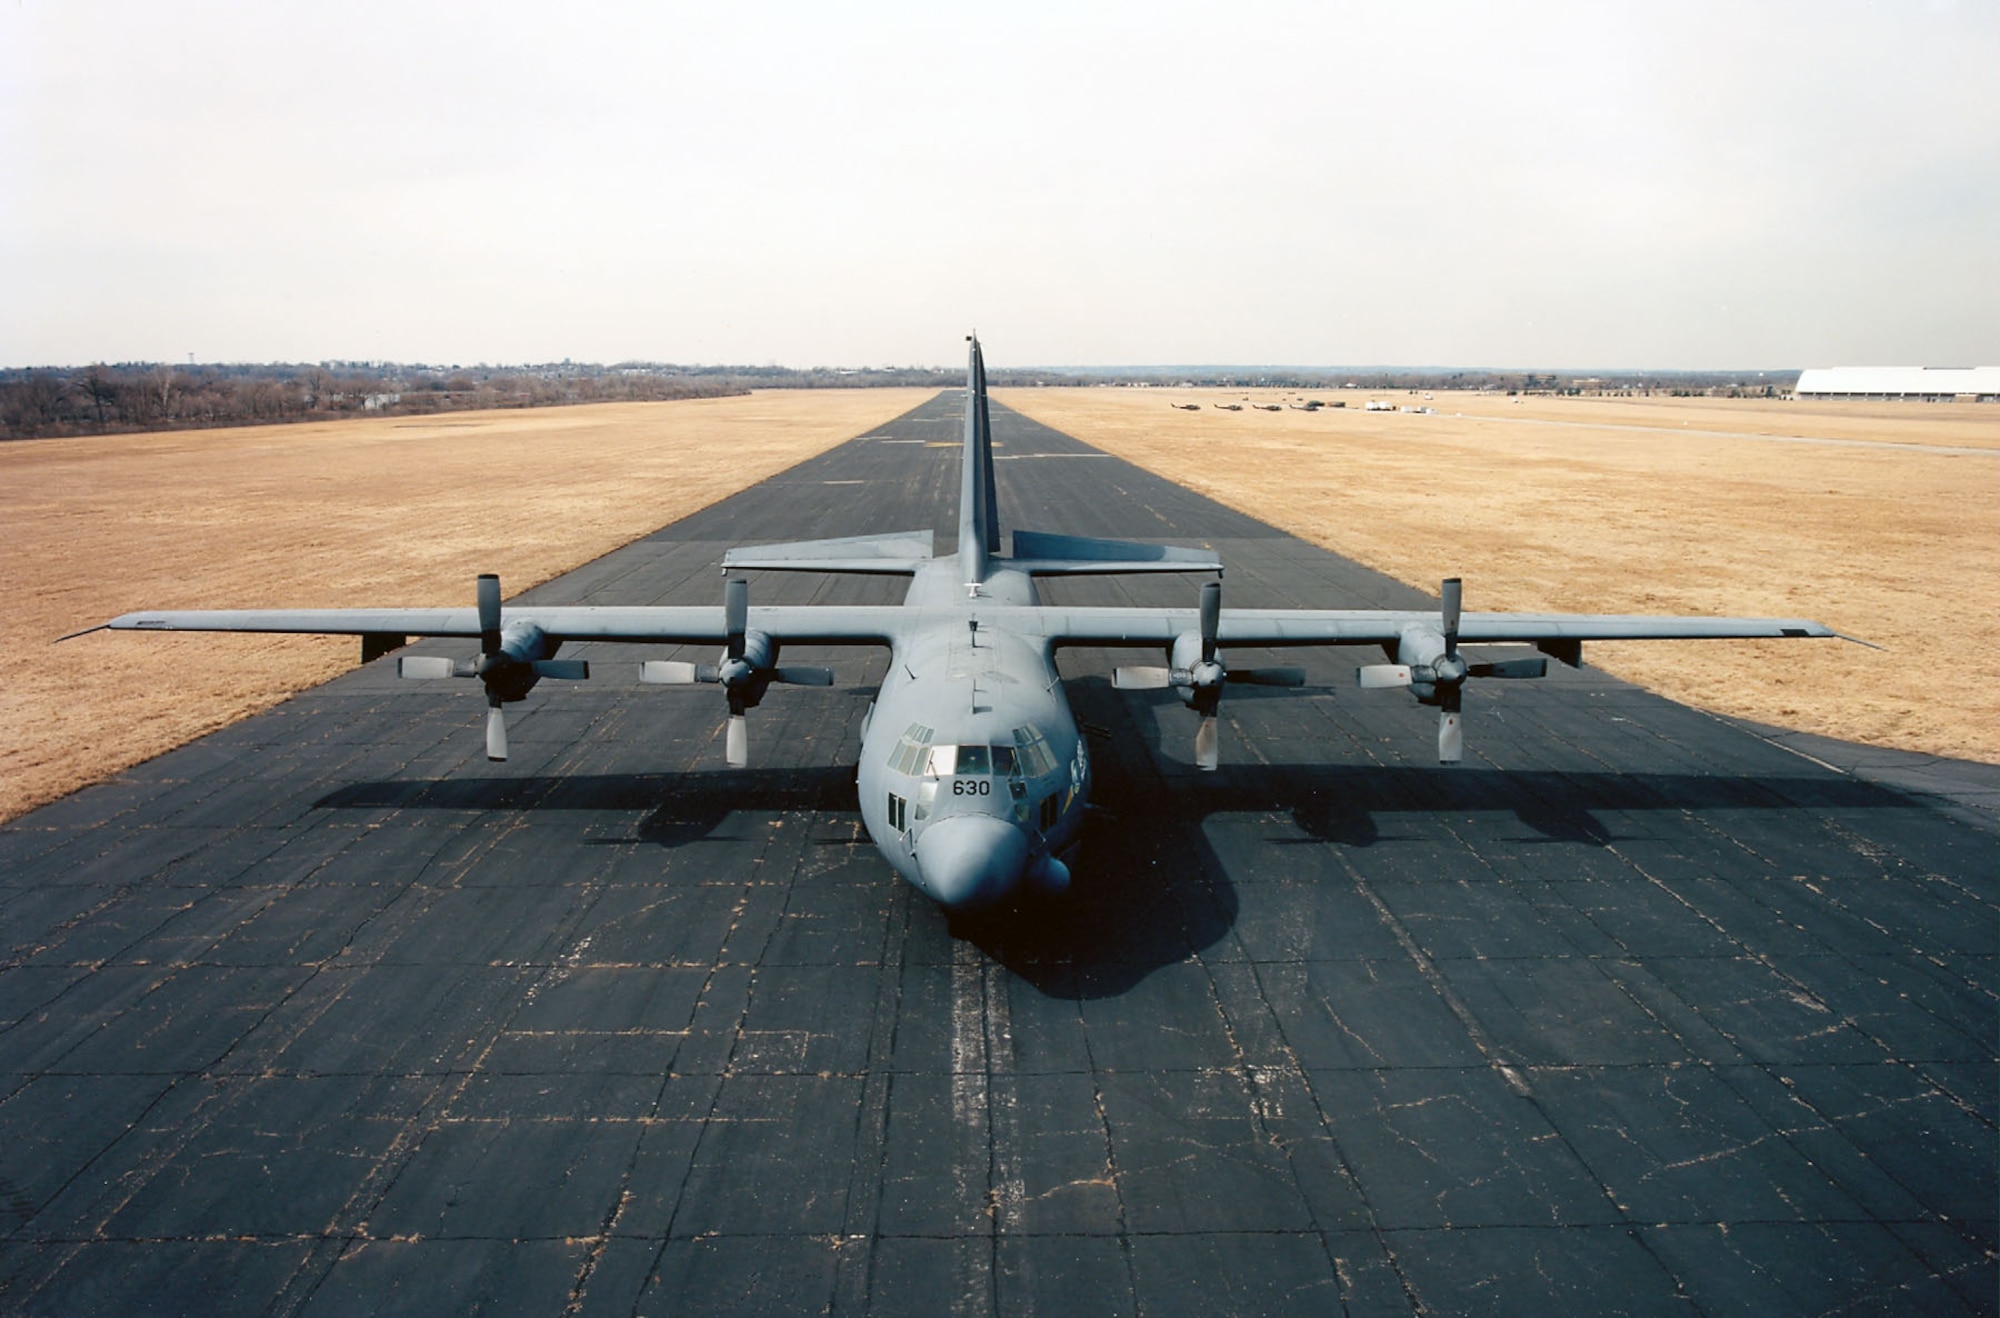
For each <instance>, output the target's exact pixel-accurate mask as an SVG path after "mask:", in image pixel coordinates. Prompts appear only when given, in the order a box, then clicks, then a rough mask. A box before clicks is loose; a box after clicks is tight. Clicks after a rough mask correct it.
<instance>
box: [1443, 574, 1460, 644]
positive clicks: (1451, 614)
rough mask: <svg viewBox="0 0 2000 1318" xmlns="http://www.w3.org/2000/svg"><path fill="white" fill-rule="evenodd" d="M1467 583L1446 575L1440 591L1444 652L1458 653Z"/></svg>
mask: <svg viewBox="0 0 2000 1318" xmlns="http://www.w3.org/2000/svg"><path fill="white" fill-rule="evenodd" d="M1464 597H1465V583H1464V582H1462V581H1460V580H1459V579H1458V578H1457V577H1446V578H1445V579H1444V589H1443V591H1442V592H1440V597H1439V598H1440V603H1441V604H1442V605H1443V607H1444V652H1445V653H1446V654H1451V655H1455V654H1457V653H1458V613H1459V606H1460V604H1462V603H1463V602H1464Z"/></svg>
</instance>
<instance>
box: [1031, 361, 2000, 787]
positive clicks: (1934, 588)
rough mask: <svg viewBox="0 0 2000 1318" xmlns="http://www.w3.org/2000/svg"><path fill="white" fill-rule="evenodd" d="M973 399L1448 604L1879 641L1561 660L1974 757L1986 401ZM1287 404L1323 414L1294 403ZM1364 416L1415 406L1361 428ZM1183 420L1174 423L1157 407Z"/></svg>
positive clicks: (1984, 642) (1983, 671) (1994, 745)
mask: <svg viewBox="0 0 2000 1318" xmlns="http://www.w3.org/2000/svg"><path fill="white" fill-rule="evenodd" d="M995 398H996V399H997V400H999V401H1003V402H1005V403H1006V404H1007V406H1009V407H1012V408H1014V409H1016V410H1018V411H1021V412H1023V413H1025V414H1027V415H1028V416H1030V417H1032V418H1034V419H1035V420H1037V421H1040V422H1042V423H1043V424H1045V425H1049V426H1053V427H1054V428H1056V429H1057V430H1061V431H1063V432H1065V433H1067V434H1070V435H1073V436H1075V437H1076V438H1078V439H1080V440H1082V441H1084V442H1085V443H1088V444H1092V445H1095V446H1097V447H1099V448H1102V449H1104V450H1105V451H1107V452H1109V453H1112V454H1115V455H1116V456H1118V457H1120V458H1123V459H1125V460H1127V461H1129V462H1133V463H1135V464H1137V465H1139V466H1141V467H1144V468H1146V469H1147V470H1149V471H1152V472H1155V473H1157V474H1159V475H1161V476H1165V477H1166V478H1168V479H1170V480H1173V481H1175V482H1177V483H1179V484H1182V485H1185V486H1187V487H1189V488H1191V489H1194V490H1196V491H1199V492H1200V493H1202V494H1205V495H1207V496H1209V497H1210V498H1212V499H1215V500H1217V501H1218V502H1221V503H1224V504H1227V505H1229V506H1230V507H1232V508H1237V509H1240V510H1242V511H1244V512H1247V513H1250V514H1252V515H1253V516H1256V517H1259V518H1261V519H1262V520H1264V521H1266V522H1268V523H1270V524H1271V525H1273V526H1276V527H1278V528H1280V529H1282V530H1284V531H1287V532H1290V533H1291V534H1293V535H1296V536H1298V537H1300V538H1301V539H1304V540H1307V541H1310V542H1311V543H1313V544H1317V545H1320V546H1322V547H1324V548H1327V549H1330V550H1332V551H1333V552H1335V553H1338V554H1342V555H1344V556H1346V557H1349V558H1352V559H1355V560H1357V561H1359V562H1361V563H1365V564H1367V565H1368V566H1370V567H1373V568H1376V569H1378V570H1380V571H1382V572H1386V573H1388V574H1389V575H1391V576H1393V577H1396V578H1397V579H1399V580H1401V581H1405V582H1408V583H1410V584H1412V585H1417V586H1421V587H1423V588H1425V589H1427V590H1430V591H1433V592H1435V591H1436V590H1437V583H1438V582H1439V581H1440V580H1441V579H1442V578H1444V577H1447V576H1463V577H1464V578H1465V583H1466V584H1465V607H1466V608H1468V609H1477V610H1526V611H1550V612H1574V613H1695V614H1723V615H1736V616H1741V615H1760V616H1762V615H1770V616H1780V617H1804V618H1812V619H1816V620H1818V621H1820V622H1824V623H1826V624H1827V625H1828V626H1830V627H1832V628H1833V629H1835V630H1836V631H1839V632H1843V633H1845V634H1847V635H1851V636H1858V637H1862V638H1864V639H1866V640H1869V641H1872V642H1875V643H1876V644H1879V645H1881V646H1882V647H1883V648H1882V649H1881V650H1870V649H1866V648H1863V647H1861V646H1858V645H1849V644H1846V643H1843V642H1831V641H1798V642H1781V641H1768V642H1647V643H1637V642H1634V643H1625V644H1617V645H1614V644H1603V645H1595V646H1591V647H1589V648H1588V650H1587V655H1586V657H1587V660H1588V661H1589V662H1591V663H1593V664H1597V665H1601V666H1602V667H1603V668H1605V669H1606V670H1607V671H1609V672H1612V673H1614V674H1616V675H1618V676H1620V677H1624V678H1628V679H1630V680H1632V681H1634V682H1638V683H1640V684H1641V685H1643V686H1646V687H1648V688H1650V689H1652V690H1655V691H1658V692H1660V693H1661V694H1663V695H1666V696H1668V697H1671V698H1672V699H1674V700H1678V701H1681V702H1683V703H1686V704H1689V705H1694V706H1697V707H1699V708H1703V709H1708V710H1713V711H1715V712H1717V713H1722V714H1729V715H1735V716H1738V717H1742V718H1747V719H1752V720H1755V721H1758V722H1762V723H1769V724H1777V725H1781V726H1784V727H1789V728H1796V729H1800V730H1803V731H1807V732H1812V733H1817V734H1819V735H1822V736H1828V737H1836V738H1840V739H1842V740H1846V741H1859V742H1866V743H1869V744H1872V745H1878V746H1887V747H1894V748H1897V749H1902V750H1910V751H1920V752H1927V753H1932V754H1937V755H1946V756H1953V757H1958V758H1965V759H1974V760H1981V761H1985V762H1987V763H2000V681H1996V678H2000V674H1996V673H1995V671H1994V670H1995V667H1996V663H2000V661H1996V655H2000V614H1996V611H1995V609H1994V607H1993V594H1994V588H1995V584H1996V583H2000V499H1997V498H1996V497H1995V491H1996V489H2000V424H1996V423H2000V407H1996V406H1994V405H1993V404H1990V403H1984V404H1976V403H1919V402H1902V401H1881V402H1861V401H1856V402H1832V401H1829V402H1817V401H1806V402H1795V401H1791V400H1786V399H1723V398H1707V397H1691V398H1671V397H1660V396H1653V397H1643V396H1640V397H1630V398H1617V397H1609V398H1597V397H1580V398H1562V397H1508V396H1506V395H1498V394H1469V393H1437V394H1436V395H1435V396H1426V395H1423V394H1413V393H1407V392H1403V391H1388V390H1374V391H1369V390H1334V391H1327V390H1321V391H1312V392H1305V393H1301V392H1298V391H1280V390H1251V391H1244V390H1195V389H1013V390H1006V391H1003V392H996V394H995ZM1311 398H1320V399H1326V400H1341V401H1344V402H1345V403H1346V406H1345V407H1341V408H1332V407H1326V408H1322V409H1320V410H1317V411H1302V410H1297V409H1296V408H1295V407H1294V406H1293V404H1297V403H1302V402H1304V401H1306V400H1308V399H1311ZM1370 399H1377V400H1380V401H1381V402H1384V403H1387V404H1389V405H1390V406H1393V407H1396V408H1412V409H1415V408H1433V409H1435V410H1434V411H1433V412H1431V413H1423V412H1418V411H1400V410H1399V411H1375V412H1370V411H1367V410H1365V404H1366V403H1367V402H1368V401H1369V400H1370ZM1223 402H1236V403H1241V404H1244V405H1245V406H1244V407H1243V410H1241V411H1233V412H1232V411H1223V410H1219V409H1217V408H1216V407H1215V404H1217V403H1223ZM1190 403H1192V404H1196V405H1198V410H1195V411H1185V410H1181V408H1180V407H1178V406H1175V405H1176V404H1190ZM1257 404H1264V405H1267V406H1278V407H1280V408H1281V409H1282V410H1279V411H1275V412H1272V411H1265V410H1261V409H1260V408H1259V407H1257V406H1256V405H1257ZM1329 603H1337V602H1336V601H1329Z"/></svg>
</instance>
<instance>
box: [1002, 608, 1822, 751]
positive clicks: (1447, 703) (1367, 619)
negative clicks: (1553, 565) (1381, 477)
mask: <svg viewBox="0 0 2000 1318" xmlns="http://www.w3.org/2000/svg"><path fill="white" fill-rule="evenodd" d="M1460 595H1461V589H1460V583H1459V581H1458V579H1457V578H1455V577H1454V578H1451V579H1449V580H1447V581H1446V582H1445V583H1444V588H1443V590H1442V591H1441V592H1440V596H1439V600H1438V610H1437V612H1435V613H1418V612H1411V611H1405V610H1397V609H1232V610H1229V611H1227V612H1224V610H1223V608H1222V586H1221V583H1219V582H1214V581H1210V582H1205V583H1203V585H1202V593H1201V602H1200V605H1199V606H1198V607H1197V608H1194V609H1144V608H1041V609H1033V610H1025V609H1024V610H1022V612H1023V613H1024V614H1025V613H1033V614H1034V615H1035V617H1034V618H1033V620H1032V623H1033V626H1034V627H1035V628H1036V629H1038V631H1039V633H1040V635H1041V636H1042V637H1043V638H1044V643H1045V644H1046V645H1047V646H1048V648H1049V649H1050V650H1051V651H1053V650H1056V649H1059V648H1061V647H1063V646H1068V645H1101V646H1146V645H1155V646H1160V647H1162V648H1163V649H1164V650H1165V651H1166V658H1167V662H1166V664H1165V665H1164V666H1146V667H1121V668H1118V669H1115V670H1114V671H1113V672H1112V684H1113V685H1114V686H1120V687H1127V688H1161V687H1173V688H1174V689H1175V690H1176V691H1177V692H1178V693H1179V694H1180V696H1181V699H1182V700H1184V701H1185V702H1186V703H1187V705H1188V707H1189V708H1191V709H1193V710H1194V711H1195V712H1196V713H1197V714H1199V715H1200V716H1201V722H1200V723H1199V724H1198V725H1197V728H1196V731H1195V763H1196V764H1197V765H1198V766H1199V767H1201V768H1204V769H1213V768H1215V766H1216V764H1217V762H1218V760H1217V750H1216V735H1217V734H1216V710H1217V708H1218V705H1219V702H1220V700H1221V697H1222V691H1223V688H1224V685H1225V684H1226V683H1229V682H1250V683H1254V684H1258V685H1264V686H1300V685H1303V684H1304V682H1305V674H1304V673H1303V672H1302V671H1301V670H1299V669H1296V668H1273V669H1252V670H1247V671H1236V672H1232V671H1230V670H1229V668H1228V667H1227V666H1226V665H1225V664H1224V663H1223V660H1222V656H1221V653H1220V647H1222V646H1224V645H1246V646H1260V647H1279V646H1290V645H1379V646H1381V647H1382V649H1383V651H1384V653H1385V654H1386V655H1387V656H1388V657H1389V658H1390V659H1391V660H1393V661H1394V662H1391V663H1386V664H1369V665H1365V666H1363V667H1362V668H1361V670H1360V672H1359V673H1358V674H1357V676H1358V677H1359V678H1360V681H1361V685H1362V686H1364V687H1407V688H1409V689H1410V691H1411V692H1412V694H1414V695H1415V696H1416V698H1417V699H1418V701H1420V702H1421V703H1423V704H1426V705H1435V706H1437V709H1438V760H1439V762H1440V763H1445V764H1450V763H1454V762H1456V761H1457V760H1458V759H1459V758H1460V757H1461V755H1462V754H1463V738H1462V735H1461V731H1460V724H1459V716H1460V711H1461V708H1462V702H1463V697H1464V689H1465V683H1466V681H1467V680H1468V679H1469V678H1474V677H1480V678H1534V677H1541V676H1543V675H1544V674H1546V673H1547V671H1548V659H1544V658H1527V659H1509V660H1501V661H1498V662H1472V661H1469V660H1467V659H1466V658H1464V657H1463V656H1461V655H1460V654H1459V652H1458V647H1459V643H1460V642H1462V641H1463V642H1473V643H1479V642H1489V643H1503V644H1524V645H1532V646H1534V647H1535V648H1536V649H1538V650H1540V651H1541V652H1542V653H1543V654H1544V655H1547V656H1549V657H1550V658H1554V659H1558V660H1560V661H1561V662H1563V663H1566V664H1569V665H1571V666H1572V667H1577V666H1580V665H1581V664H1582V662H1583V643H1584V642H1585V641H1640V640H1748V639H1763V638H1789V637H1813V636H1818V637H1832V636H1835V635H1837V633H1835V632H1834V631H1833V630H1832V629H1830V628H1828V627H1825V626H1823V625H1822V624H1820V623H1816V622H1810V621H1808V620H1806V619H1804V618H1699V617H1648V616H1638V615H1630V614H1605V613H1463V612H1461V611H1460V608H1459V601H1460ZM1026 621H1027V620H1025V619H1024V622H1026Z"/></svg>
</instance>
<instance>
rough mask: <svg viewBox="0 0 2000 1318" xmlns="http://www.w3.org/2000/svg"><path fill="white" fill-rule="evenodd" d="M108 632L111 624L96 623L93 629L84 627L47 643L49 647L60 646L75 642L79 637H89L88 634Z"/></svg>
mask: <svg viewBox="0 0 2000 1318" xmlns="http://www.w3.org/2000/svg"><path fill="white" fill-rule="evenodd" d="M110 630H111V624H110V623H108V622H100V623H98V624H97V625H96V626H95V627H85V628H84V629H83V630H82V631H80V632H71V633H70V634H69V635H67V636H58V637H56V638H55V639H54V640H53V641H50V642H49V644H50V645H61V644H62V643H63V642H64V641H73V640H75V639H76V638H77V637H79V636H88V635H90V634H91V633H92V632H108V631H110Z"/></svg>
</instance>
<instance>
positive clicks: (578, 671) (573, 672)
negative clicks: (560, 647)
mask: <svg viewBox="0 0 2000 1318" xmlns="http://www.w3.org/2000/svg"><path fill="white" fill-rule="evenodd" d="M528 667H529V668H531V669H533V670H534V673H535V676H537V677H553V678H556V679H557V680H559V681H563V682H581V681H583V680H584V679H585V678H587V677H589V676H590V661H589V660H587V659H537V660H535V661H534V662H533V663H531V664H529V665H528Z"/></svg>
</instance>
